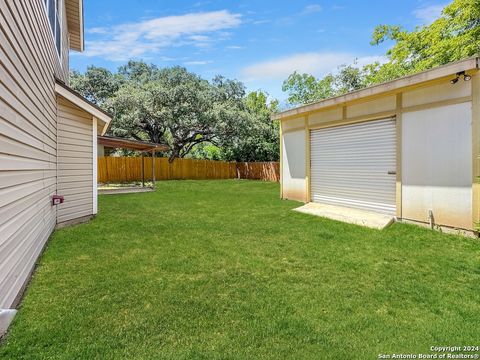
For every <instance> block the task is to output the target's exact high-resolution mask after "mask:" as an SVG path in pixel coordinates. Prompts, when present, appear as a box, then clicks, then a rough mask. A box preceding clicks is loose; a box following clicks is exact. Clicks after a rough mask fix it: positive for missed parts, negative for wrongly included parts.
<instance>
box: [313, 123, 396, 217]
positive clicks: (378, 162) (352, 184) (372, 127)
mask: <svg viewBox="0 0 480 360" xmlns="http://www.w3.org/2000/svg"><path fill="white" fill-rule="evenodd" d="M310 147H311V149H310V154H311V164H310V166H311V170H310V176H311V185H310V186H311V189H310V194H311V200H312V201H313V202H319V203H326V204H332V205H340V206H347V207H354V208H359V209H365V210H372V211H377V212H382V213H386V214H392V215H394V214H395V209H396V206H395V184H396V176H395V173H392V174H389V171H393V172H395V169H396V131H395V120H394V119H384V120H377V121H369V122H363V123H359V124H353V125H343V126H337V127H331V128H325V129H319V130H312V131H311V133H310Z"/></svg>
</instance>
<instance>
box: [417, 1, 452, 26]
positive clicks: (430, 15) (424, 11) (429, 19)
mask: <svg viewBox="0 0 480 360" xmlns="http://www.w3.org/2000/svg"><path fill="white" fill-rule="evenodd" d="M445 6H446V5H445V4H436V5H430V6H425V7H422V8H418V9H416V10H414V11H413V15H414V16H415V17H416V18H417V19H419V20H420V21H421V22H422V23H423V24H425V25H429V24H431V23H433V22H434V21H435V20H437V19H438V18H439V17H440V15H441V14H442V10H443V8H444V7H445Z"/></svg>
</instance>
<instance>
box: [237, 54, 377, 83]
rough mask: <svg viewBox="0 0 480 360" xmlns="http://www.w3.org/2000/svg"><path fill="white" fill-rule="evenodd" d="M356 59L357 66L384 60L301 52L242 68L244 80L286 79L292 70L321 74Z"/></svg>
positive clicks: (374, 57)
mask: <svg viewBox="0 0 480 360" xmlns="http://www.w3.org/2000/svg"><path fill="white" fill-rule="evenodd" d="M355 60H356V61H357V64H358V66H363V65H366V64H370V63H372V62H375V61H379V62H385V58H384V57H382V56H363V57H359V56H355V55H354V54H350V53H340V52H339V53H335V52H323V53H316V52H311V53H301V54H293V55H290V56H286V57H282V58H278V59H273V60H269V61H264V62H260V63H257V64H253V65H250V66H247V67H246V68H244V69H243V70H242V74H243V76H244V77H245V81H257V80H274V79H282V80H283V79H286V78H287V77H288V75H290V74H291V73H293V72H294V71H298V72H301V73H304V72H305V73H309V74H312V75H315V76H323V75H325V74H327V73H328V72H332V71H334V70H335V69H336V68H337V67H338V66H339V65H342V64H352V63H353V62H354V61H355Z"/></svg>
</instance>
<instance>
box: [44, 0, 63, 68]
mask: <svg viewBox="0 0 480 360" xmlns="http://www.w3.org/2000/svg"><path fill="white" fill-rule="evenodd" d="M44 3H45V8H46V9H47V15H48V22H49V23H50V28H51V29H52V34H53V39H54V41H55V47H56V48H57V54H58V57H59V58H60V59H61V58H62V27H61V24H62V18H61V15H62V0H44Z"/></svg>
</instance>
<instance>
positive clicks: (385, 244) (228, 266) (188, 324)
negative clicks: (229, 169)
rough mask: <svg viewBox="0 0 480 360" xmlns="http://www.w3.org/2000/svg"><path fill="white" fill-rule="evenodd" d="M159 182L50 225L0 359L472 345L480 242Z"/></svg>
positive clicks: (273, 354) (268, 197) (246, 193)
mask: <svg viewBox="0 0 480 360" xmlns="http://www.w3.org/2000/svg"><path fill="white" fill-rule="evenodd" d="M278 193H279V188H278V185H277V184H272V183H262V182H253V181H236V180H227V181H218V180H217V181H166V182H160V183H158V189H157V191H156V192H155V193H143V194H129V195H115V196H102V197H100V200H99V208H100V214H99V216H98V217H97V218H96V219H95V220H94V221H92V222H90V223H89V224H85V225H79V226H75V227H72V228H68V229H63V230H61V231H57V232H56V233H55V235H54V236H53V238H52V239H51V240H50V243H49V246H48V248H47V250H46V252H45V254H44V255H43V257H42V258H41V260H40V265H39V267H38V269H37V272H36V274H35V276H34V277H33V280H32V282H31V285H30V287H29V289H28V291H27V294H26V297H25V298H24V301H23V303H22V306H21V308H20V311H19V313H18V315H17V317H16V319H15V321H14V324H13V327H12V328H11V330H10V332H9V334H8V336H7V338H6V340H5V341H4V343H3V345H2V346H0V358H1V359H45V358H47V359H93V358H97V359H122V358H123V359H322V358H332V359H356V358H358V359H376V358H377V356H378V354H380V353H391V352H397V353H399V352H402V353H419V352H428V351H429V348H430V346H432V345H443V346H445V345H480V344H479V340H480V329H479V324H480V256H479V254H480V252H479V250H480V242H479V241H478V240H474V239H469V238H462V237H456V236H447V235H442V234H439V233H437V232H432V231H429V230H426V229H422V228H418V227H415V226H408V225H401V224H396V225H394V226H392V227H391V228H389V229H387V230H384V231H377V230H370V229H366V228H362V227H358V226H354V225H347V224H343V223H339V222H335V221H329V220H326V219H321V218H317V217H313V216H309V215H304V214H300V213H296V212H293V211H291V209H292V208H294V207H296V206H299V203H296V202H292V201H282V200H279V198H278Z"/></svg>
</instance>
